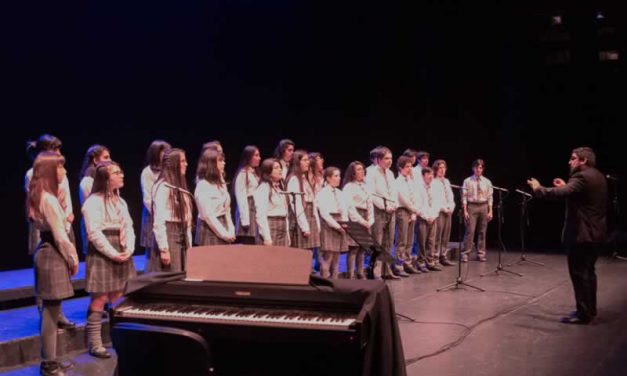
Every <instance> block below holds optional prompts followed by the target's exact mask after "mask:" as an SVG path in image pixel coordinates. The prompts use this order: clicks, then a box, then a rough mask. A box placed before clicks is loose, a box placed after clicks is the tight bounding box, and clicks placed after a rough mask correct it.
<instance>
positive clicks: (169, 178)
mask: <svg viewBox="0 0 627 376" xmlns="http://www.w3.org/2000/svg"><path fill="white" fill-rule="evenodd" d="M184 156H185V150H183V149H178V148H172V149H169V150H166V151H165V152H164V153H163V160H162V161H161V173H160V174H159V179H157V182H156V183H155V186H157V185H158V184H161V183H163V182H165V183H168V184H170V185H173V186H175V187H177V188H182V189H184V190H187V180H186V179H185V176H183V174H182V171H181V160H182V159H183V157H184ZM181 202H184V203H185V205H184V206H183V207H179V204H178V203H181ZM170 205H171V207H172V208H173V209H174V208H181V209H182V212H183V213H180V212H181V211H180V210H174V216H175V218H177V219H179V220H180V221H181V222H184V221H185V218H187V216H188V215H189V216H190V217H191V214H192V207H191V201H190V200H189V199H186V198H185V194H184V193H183V192H181V191H180V190H178V189H170ZM181 214H182V215H183V217H182V218H181V217H180V216H181Z"/></svg>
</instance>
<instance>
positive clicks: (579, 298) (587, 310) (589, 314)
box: [568, 243, 600, 320]
mask: <svg viewBox="0 0 627 376" xmlns="http://www.w3.org/2000/svg"><path fill="white" fill-rule="evenodd" d="M599 249H600V244H598V243H579V244H575V245H573V246H571V247H569V250H568V272H569V273H570V280H571V281H572V283H573V289H574V290H575V301H576V303H577V316H578V317H579V318H580V319H582V320H590V319H592V318H593V317H594V316H596V315H597V275H596V272H595V268H594V264H595V263H596V261H597V256H598V251H599Z"/></svg>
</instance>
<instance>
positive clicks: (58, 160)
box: [26, 151, 65, 220]
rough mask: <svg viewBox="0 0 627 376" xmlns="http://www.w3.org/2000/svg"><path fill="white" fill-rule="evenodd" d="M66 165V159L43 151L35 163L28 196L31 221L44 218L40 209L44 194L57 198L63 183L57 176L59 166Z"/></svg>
mask: <svg viewBox="0 0 627 376" xmlns="http://www.w3.org/2000/svg"><path fill="white" fill-rule="evenodd" d="M64 164H65V158H64V157H63V156H62V155H59V154H57V153H53V152H48V151H43V152H41V153H39V154H38V155H37V158H35V162H34V163H33V177H32V179H31V181H30V184H29V186H28V195H27V196H26V217H27V218H28V219H30V220H35V219H41V218H43V213H42V212H41V211H40V209H39V205H40V204H41V197H42V196H43V193H44V192H48V193H50V194H51V195H53V196H55V197H57V196H58V195H59V185H60V184H61V182H60V181H59V179H58V176H57V168H58V166H61V165H64Z"/></svg>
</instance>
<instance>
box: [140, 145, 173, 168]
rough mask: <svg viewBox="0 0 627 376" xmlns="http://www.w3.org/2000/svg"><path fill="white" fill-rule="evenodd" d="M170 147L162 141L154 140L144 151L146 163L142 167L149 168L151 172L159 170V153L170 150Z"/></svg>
mask: <svg viewBox="0 0 627 376" xmlns="http://www.w3.org/2000/svg"><path fill="white" fill-rule="evenodd" d="M171 148H172V146H171V145H170V144H169V143H167V142H166V141H163V140H154V141H153V142H152V143H151V144H150V146H149V147H148V150H147V151H146V163H145V165H144V166H150V168H151V169H152V170H153V171H160V170H161V161H162V158H161V152H164V153H165V151H166V150H170V149H171Z"/></svg>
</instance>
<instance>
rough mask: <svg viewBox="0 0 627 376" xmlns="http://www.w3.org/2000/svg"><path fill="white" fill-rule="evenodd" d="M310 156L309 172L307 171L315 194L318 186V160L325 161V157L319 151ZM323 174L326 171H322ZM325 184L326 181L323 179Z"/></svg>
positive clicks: (308, 179) (311, 153)
mask: <svg viewBox="0 0 627 376" xmlns="http://www.w3.org/2000/svg"><path fill="white" fill-rule="evenodd" d="M308 155H309V171H307V181H309V184H310V185H311V187H312V188H313V190H314V192H315V191H316V185H317V184H318V182H317V181H316V159H317V158H322V159H324V157H323V156H322V154H321V153H319V152H317V151H312V152H310V153H309V154H308ZM322 172H323V173H324V169H323V170H322ZM323 183H324V179H323Z"/></svg>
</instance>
